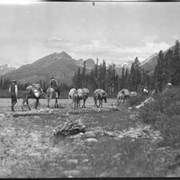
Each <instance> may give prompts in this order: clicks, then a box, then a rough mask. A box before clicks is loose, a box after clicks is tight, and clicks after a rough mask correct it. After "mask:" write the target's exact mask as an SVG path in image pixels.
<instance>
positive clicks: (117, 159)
mask: <svg viewBox="0 0 180 180" xmlns="http://www.w3.org/2000/svg"><path fill="white" fill-rule="evenodd" d="M179 92H180V91H179V88H177V87H176V88H175V87H173V88H171V89H170V90H169V91H167V92H166V93H163V94H159V95H158V96H157V97H155V100H156V101H155V102H154V103H153V104H151V105H146V106H145V107H144V108H142V109H141V110H133V109H132V110H128V108H127V107H126V106H120V107H119V111H111V112H103V111H102V112H101V111H100V112H99V111H94V112H93V111H91V112H90V113H83V110H82V109H80V110H74V111H76V112H79V113H73V114H71V113H70V112H71V111H72V110H70V109H69V106H68V104H67V103H65V104H61V105H62V106H63V107H64V108H62V109H59V110H56V111H55V112H56V113H54V114H49V115H42V116H37V115H36V116H30V117H28V116H26V117H16V118H15V117H12V116H9V115H8V111H9V110H10V107H9V106H7V107H4V106H3V107H1V110H0V115H1V116H0V122H1V125H0V132H1V134H0V136H1V137H0V138H1V142H0V147H1V148H0V156H1V162H0V168H1V172H0V177H9V178H10V177H23V178H36V177H41V178H43V177H56V178H57V177H164V176H179V175H180V172H179V162H180V160H179V159H180V158H179V157H180V150H179V138H180V133H179V127H180V124H179V119H180V118H179V117H180V113H179V112H180V109H179V106H180V105H179V97H180V96H179V95H180V94H179ZM136 98H137V100H138V101H137V102H141V100H142V99H141V98H142V97H140V96H138V97H136ZM44 102H45V101H44ZM61 102H62V101H61ZM112 102H113V100H111V101H109V104H107V105H106V107H107V106H111V103H112ZM41 103H42V101H41ZM128 103H129V104H131V105H135V99H133V100H132V101H131V102H128ZM128 103H127V104H126V105H127V106H129V104H128ZM92 105H93V102H92V99H91V100H89V99H88V101H87V108H86V111H87V110H88V109H89V110H91V107H90V106H92ZM41 108H45V106H44V105H43V104H41ZM16 110H17V111H20V107H19V106H17V108H16ZM52 110H55V109H52ZM75 120H80V121H81V122H82V123H83V124H84V125H85V126H86V130H87V133H85V134H84V135H75V136H70V137H66V138H63V137H61V136H59V137H56V138H55V137H53V136H52V132H53V130H54V128H56V127H57V126H60V125H62V124H63V123H64V122H67V121H75ZM149 125H150V126H151V128H153V129H152V130H151V129H150V128H146V127H149ZM136 129H140V130H141V131H140V132H142V133H141V134H139V135H138V136H134V137H133V136H122V137H119V135H120V134H122V133H123V132H124V133H126V132H128V131H130V130H132V132H135V130H136ZM146 131H147V132H146ZM159 131H160V132H161V133H160V136H157V138H155V135H156V134H157V132H159ZM149 134H151V135H149ZM160 137H161V138H160Z"/></svg>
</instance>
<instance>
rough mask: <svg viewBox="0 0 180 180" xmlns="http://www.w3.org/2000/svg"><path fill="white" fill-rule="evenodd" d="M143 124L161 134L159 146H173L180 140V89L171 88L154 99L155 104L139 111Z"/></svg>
mask: <svg viewBox="0 0 180 180" xmlns="http://www.w3.org/2000/svg"><path fill="white" fill-rule="evenodd" d="M139 116H140V118H141V120H142V122H143V123H147V124H151V125H152V126H153V128H155V129H157V130H159V131H160V132H161V133H162V136H163V141H161V142H160V143H159V145H161V146H168V145H171V146H174V145H176V143H179V140H180V131H179V129H180V87H172V88H171V89H168V90H167V91H164V92H162V93H161V94H159V95H157V96H156V97H155V102H153V103H151V104H147V105H146V106H145V107H144V108H143V109H142V110H140V115H139Z"/></svg>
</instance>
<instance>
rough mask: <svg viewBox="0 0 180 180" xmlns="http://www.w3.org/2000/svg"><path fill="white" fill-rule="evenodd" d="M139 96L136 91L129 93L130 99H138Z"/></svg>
mask: <svg viewBox="0 0 180 180" xmlns="http://www.w3.org/2000/svg"><path fill="white" fill-rule="evenodd" d="M136 96H137V92H136V91H131V92H130V93H129V97H136Z"/></svg>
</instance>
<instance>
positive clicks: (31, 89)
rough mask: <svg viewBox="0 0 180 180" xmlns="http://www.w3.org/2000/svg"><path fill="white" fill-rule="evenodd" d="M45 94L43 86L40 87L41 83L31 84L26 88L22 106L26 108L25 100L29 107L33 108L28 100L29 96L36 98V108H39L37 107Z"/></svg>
mask: <svg viewBox="0 0 180 180" xmlns="http://www.w3.org/2000/svg"><path fill="white" fill-rule="evenodd" d="M37 86H38V87H37ZM43 94H44V92H43V90H42V88H40V85H39V84H33V85H29V86H28V87H27V88H26V91H25V92H24V93H23V102H22V106H21V108H22V110H24V103H25V102H26V104H27V107H28V109H29V110H31V108H30V107H29V102H28V99H29V98H33V99H36V104H35V109H37V107H38V105H39V99H40V98H41V97H42V95H43Z"/></svg>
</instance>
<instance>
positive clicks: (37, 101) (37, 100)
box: [35, 98, 39, 109]
mask: <svg viewBox="0 0 180 180" xmlns="http://www.w3.org/2000/svg"><path fill="white" fill-rule="evenodd" d="M38 104H39V98H36V104H35V109H37V107H38Z"/></svg>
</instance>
